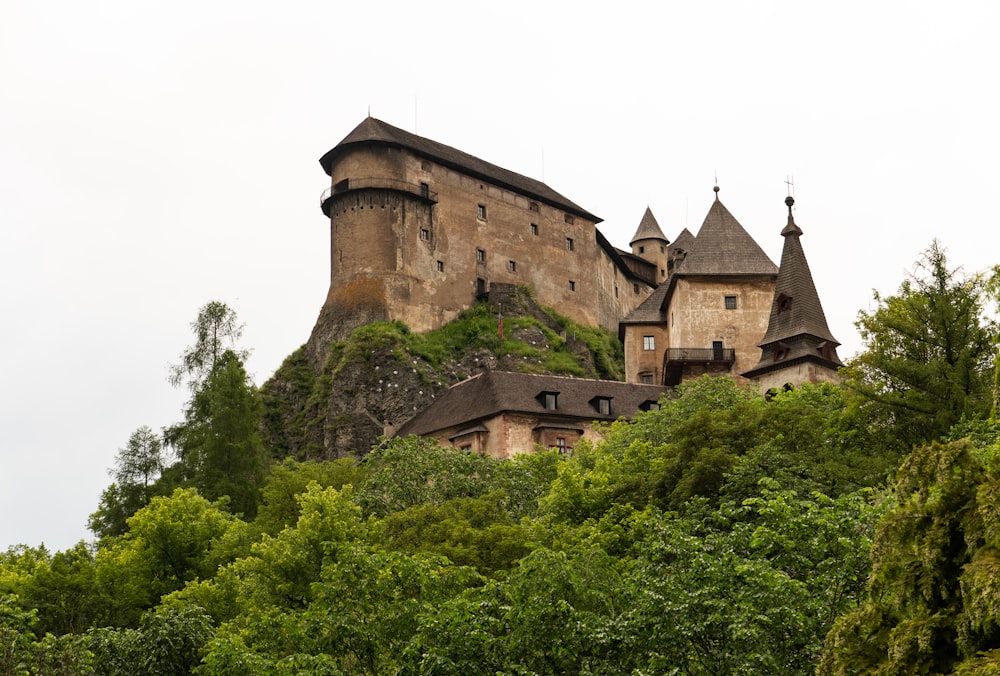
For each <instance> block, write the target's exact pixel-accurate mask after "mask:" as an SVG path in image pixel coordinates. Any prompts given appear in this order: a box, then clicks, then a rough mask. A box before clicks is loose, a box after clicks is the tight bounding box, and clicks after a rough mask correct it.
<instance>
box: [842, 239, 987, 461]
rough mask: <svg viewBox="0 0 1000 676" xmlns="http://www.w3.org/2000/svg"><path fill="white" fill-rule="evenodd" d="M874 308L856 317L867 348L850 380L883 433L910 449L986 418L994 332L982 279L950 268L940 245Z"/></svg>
mask: <svg viewBox="0 0 1000 676" xmlns="http://www.w3.org/2000/svg"><path fill="white" fill-rule="evenodd" d="M875 301H876V302H877V303H878V307H877V309H876V310H875V311H874V312H871V313H868V312H864V311H862V312H861V313H859V315H858V321H857V323H856V325H857V327H858V330H859V331H860V333H861V337H862V338H863V339H864V341H865V347H866V349H865V351H864V352H862V353H861V354H860V355H858V356H857V357H856V358H855V359H854V360H853V361H852V362H851V363H850V364H849V366H848V368H847V371H846V373H847V375H848V380H847V382H848V383H849V385H850V386H851V387H852V388H854V389H855V390H856V391H857V392H859V393H860V394H861V395H862V396H863V397H864V400H865V401H866V402H867V404H866V405H867V406H868V407H869V408H870V409H871V410H872V411H873V418H874V420H875V422H876V423H878V424H879V425H880V429H881V430H882V433H883V434H886V435H890V434H892V435H897V436H898V437H899V438H900V440H901V441H902V442H904V443H905V444H907V445H912V444H917V443H922V442H927V441H930V440H933V439H937V438H940V437H941V436H942V435H944V434H946V433H947V432H948V430H949V428H950V427H951V426H952V425H954V424H956V423H958V422H959V421H960V420H962V419H963V418H965V419H976V418H984V417H986V416H987V415H988V414H989V411H990V406H991V403H992V396H991V392H992V388H991V377H990V376H991V368H992V359H993V350H994V340H995V337H996V335H997V325H996V323H995V322H993V321H992V320H989V319H987V318H985V317H984V314H983V311H984V301H985V296H984V280H983V278H982V277H980V276H972V277H969V276H967V275H965V274H964V273H963V272H962V270H961V269H960V268H950V267H949V266H948V260H947V258H946V256H945V251H944V249H943V248H942V247H941V245H940V244H939V243H938V242H937V241H936V240H935V241H934V242H933V243H932V244H931V246H930V247H929V248H928V249H927V250H926V251H924V253H923V255H922V257H921V258H920V260H919V261H918V262H917V264H916V270H915V272H914V274H912V275H911V276H910V277H909V278H908V279H906V280H904V281H903V284H902V285H901V286H900V289H899V291H898V293H896V294H895V295H892V296H887V297H883V296H881V295H880V294H878V293H877V292H876V294H875Z"/></svg>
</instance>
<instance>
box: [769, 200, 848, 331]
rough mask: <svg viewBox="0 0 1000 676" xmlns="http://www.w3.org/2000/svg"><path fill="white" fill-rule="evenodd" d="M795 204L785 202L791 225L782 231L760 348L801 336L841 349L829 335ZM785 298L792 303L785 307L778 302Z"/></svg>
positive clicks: (791, 201) (788, 201)
mask: <svg viewBox="0 0 1000 676" xmlns="http://www.w3.org/2000/svg"><path fill="white" fill-rule="evenodd" d="M794 203H795V200H794V199H793V198H791V197H789V198H787V199H786V200H785V204H787V205H788V224H787V225H786V226H785V228H784V229H783V230H782V231H781V235H782V236H783V237H784V238H785V245H784V247H783V249H782V251H781V268H780V271H779V272H778V279H777V280H776V281H775V283H774V302H773V303H772V304H771V316H770V318H769V319H768V323H767V331H766V332H765V334H764V338H763V339H762V340H761V342H760V344H761V345H762V346H763V345H767V344H770V343H776V342H779V341H787V340H789V339H791V338H794V337H795V336H799V335H810V336H815V337H816V338H819V339H821V340H827V341H830V342H832V343H833V344H834V345H840V343H838V342H837V339H836V338H834V337H833V334H832V333H830V328H829V326H828V325H827V323H826V314H824V312H823V305H822V304H821V303H820V300H819V294H818V293H816V285H815V284H814V283H813V278H812V272H810V270H809V263H808V262H807V261H806V255H805V252H804V251H803V250H802V242H801V241H800V240H799V237H801V235H802V230H801V229H800V228H799V226H797V225H796V224H795V219H794V218H793V217H792V205H793V204H794ZM782 297H784V298H787V299H789V302H788V303H786V304H784V306H783V305H782V303H779V302H778V301H779V299H780V298H782Z"/></svg>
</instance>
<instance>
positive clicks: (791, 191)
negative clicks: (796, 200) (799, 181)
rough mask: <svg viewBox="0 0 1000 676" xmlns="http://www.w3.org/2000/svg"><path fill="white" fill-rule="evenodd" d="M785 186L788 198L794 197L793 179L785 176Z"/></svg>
mask: <svg viewBox="0 0 1000 676" xmlns="http://www.w3.org/2000/svg"><path fill="white" fill-rule="evenodd" d="M785 185H787V186H788V196H789V197H795V178H793V177H791V176H785Z"/></svg>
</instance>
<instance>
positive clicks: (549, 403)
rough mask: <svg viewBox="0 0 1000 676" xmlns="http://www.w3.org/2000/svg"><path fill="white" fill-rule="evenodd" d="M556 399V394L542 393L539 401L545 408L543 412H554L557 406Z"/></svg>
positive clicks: (557, 394) (557, 395)
mask: <svg viewBox="0 0 1000 676" xmlns="http://www.w3.org/2000/svg"><path fill="white" fill-rule="evenodd" d="M558 397H559V393H558V392H542V394H541V396H540V397H539V400H540V401H541V403H542V406H544V407H545V410H547V411H554V410H556V406H557V404H558Z"/></svg>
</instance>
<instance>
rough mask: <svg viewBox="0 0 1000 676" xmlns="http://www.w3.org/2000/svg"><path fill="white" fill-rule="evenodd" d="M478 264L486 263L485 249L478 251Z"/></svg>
mask: <svg viewBox="0 0 1000 676" xmlns="http://www.w3.org/2000/svg"><path fill="white" fill-rule="evenodd" d="M476 262H477V263H485V262H486V252H485V251H484V250H483V249H476Z"/></svg>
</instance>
